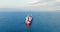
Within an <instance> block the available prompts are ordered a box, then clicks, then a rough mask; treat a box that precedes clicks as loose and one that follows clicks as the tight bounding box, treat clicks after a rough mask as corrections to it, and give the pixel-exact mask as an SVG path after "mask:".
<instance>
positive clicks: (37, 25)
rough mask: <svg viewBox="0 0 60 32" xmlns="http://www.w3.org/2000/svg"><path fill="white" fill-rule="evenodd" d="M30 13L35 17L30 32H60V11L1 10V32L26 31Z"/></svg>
mask: <svg viewBox="0 0 60 32" xmlns="http://www.w3.org/2000/svg"><path fill="white" fill-rule="evenodd" d="M28 14H29V15H31V14H32V17H33V21H32V24H31V26H30V27H29V29H28V32H60V12H1V13H0V32H26V25H25V17H26V16H27V15H28Z"/></svg>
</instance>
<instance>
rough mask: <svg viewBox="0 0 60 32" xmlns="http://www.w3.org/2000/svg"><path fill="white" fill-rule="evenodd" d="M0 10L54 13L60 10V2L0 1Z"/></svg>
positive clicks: (51, 0) (31, 0) (48, 0)
mask: <svg viewBox="0 0 60 32" xmlns="http://www.w3.org/2000/svg"><path fill="white" fill-rule="evenodd" d="M0 8H15V9H22V10H32V11H34V10H37V11H56V10H60V0H0Z"/></svg>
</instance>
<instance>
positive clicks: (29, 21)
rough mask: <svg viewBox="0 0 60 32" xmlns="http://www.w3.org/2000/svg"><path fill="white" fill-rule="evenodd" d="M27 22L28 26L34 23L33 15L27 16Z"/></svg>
mask: <svg viewBox="0 0 60 32" xmlns="http://www.w3.org/2000/svg"><path fill="white" fill-rule="evenodd" d="M25 23H26V26H27V27H29V26H30V25H31V23H32V16H27V17H26V21H25Z"/></svg>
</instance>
